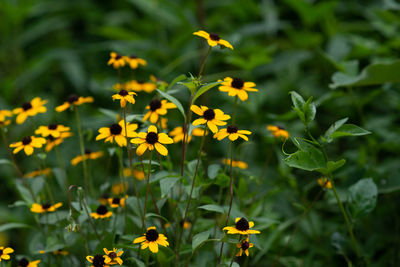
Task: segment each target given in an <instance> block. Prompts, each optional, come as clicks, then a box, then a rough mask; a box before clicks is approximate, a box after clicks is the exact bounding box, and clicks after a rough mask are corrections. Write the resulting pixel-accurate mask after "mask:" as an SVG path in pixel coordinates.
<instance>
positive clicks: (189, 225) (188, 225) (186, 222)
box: [180, 220, 192, 229]
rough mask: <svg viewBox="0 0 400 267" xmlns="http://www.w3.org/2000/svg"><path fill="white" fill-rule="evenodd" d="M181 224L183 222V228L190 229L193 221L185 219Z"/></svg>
mask: <svg viewBox="0 0 400 267" xmlns="http://www.w3.org/2000/svg"><path fill="white" fill-rule="evenodd" d="M180 224H181V226H182V228H183V229H189V228H190V227H191V226H192V223H191V222H189V221H183V220H182V221H181V223H180Z"/></svg>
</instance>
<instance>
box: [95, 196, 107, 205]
mask: <svg viewBox="0 0 400 267" xmlns="http://www.w3.org/2000/svg"><path fill="white" fill-rule="evenodd" d="M109 198H110V196H109V195H108V194H103V195H101V197H100V198H99V199H98V201H99V202H100V204H101V205H107V204H108V199H109Z"/></svg>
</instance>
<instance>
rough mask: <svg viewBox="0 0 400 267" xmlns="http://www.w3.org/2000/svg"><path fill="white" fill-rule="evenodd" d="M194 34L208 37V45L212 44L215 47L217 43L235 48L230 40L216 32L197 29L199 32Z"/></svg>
mask: <svg viewBox="0 0 400 267" xmlns="http://www.w3.org/2000/svg"><path fill="white" fill-rule="evenodd" d="M193 34H194V35H197V36H200V37H203V38H204V39H206V40H207V43H208V45H209V46H211V47H214V46H216V45H220V46H221V47H222V46H225V47H228V48H230V49H232V50H233V46H232V45H231V44H230V43H229V42H228V41H226V40H224V39H221V38H220V37H219V35H218V34H216V33H208V32H205V31H197V32H194V33H193Z"/></svg>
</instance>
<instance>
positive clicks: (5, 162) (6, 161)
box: [0, 159, 13, 165]
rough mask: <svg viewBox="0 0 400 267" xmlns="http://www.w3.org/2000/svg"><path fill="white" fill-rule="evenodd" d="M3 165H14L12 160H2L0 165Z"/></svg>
mask: <svg viewBox="0 0 400 267" xmlns="http://www.w3.org/2000/svg"><path fill="white" fill-rule="evenodd" d="M1 164H10V165H13V164H12V162H11V161H10V160H8V159H0V165H1Z"/></svg>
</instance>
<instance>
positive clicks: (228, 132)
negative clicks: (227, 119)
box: [214, 125, 251, 141]
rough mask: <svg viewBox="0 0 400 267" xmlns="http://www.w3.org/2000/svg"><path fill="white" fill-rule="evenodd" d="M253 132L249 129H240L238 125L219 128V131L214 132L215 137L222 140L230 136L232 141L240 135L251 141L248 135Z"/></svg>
mask: <svg viewBox="0 0 400 267" xmlns="http://www.w3.org/2000/svg"><path fill="white" fill-rule="evenodd" d="M250 134H251V132H250V131H247V130H239V129H238V127H237V126H236V125H229V126H228V127H226V128H225V129H221V130H219V132H218V133H216V134H214V138H217V139H218V140H220V141H221V140H222V139H224V138H225V137H228V138H229V140H231V141H236V140H237V139H238V138H239V137H240V138H242V139H244V140H246V141H249V138H248V137H247V136H246V135H250Z"/></svg>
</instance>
